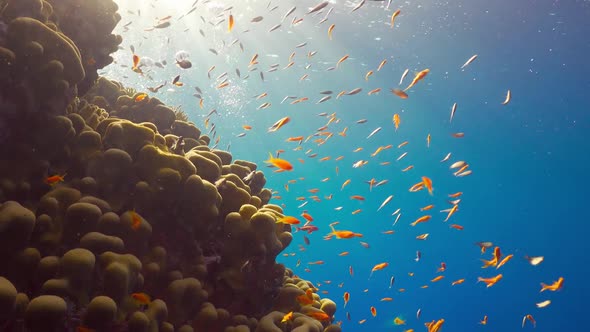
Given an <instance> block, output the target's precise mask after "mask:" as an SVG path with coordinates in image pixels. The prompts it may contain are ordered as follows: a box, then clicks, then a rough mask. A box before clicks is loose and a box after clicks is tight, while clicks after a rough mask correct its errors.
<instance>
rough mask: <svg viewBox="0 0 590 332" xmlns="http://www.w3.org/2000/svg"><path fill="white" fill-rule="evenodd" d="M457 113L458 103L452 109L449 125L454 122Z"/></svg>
mask: <svg viewBox="0 0 590 332" xmlns="http://www.w3.org/2000/svg"><path fill="white" fill-rule="evenodd" d="M456 111H457V103H454V104H453V107H451V118H450V119H449V123H451V122H453V117H455V112H456Z"/></svg>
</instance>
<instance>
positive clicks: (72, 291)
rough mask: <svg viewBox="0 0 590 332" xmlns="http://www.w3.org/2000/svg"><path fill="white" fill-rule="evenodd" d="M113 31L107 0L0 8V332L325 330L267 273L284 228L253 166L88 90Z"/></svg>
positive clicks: (323, 315) (316, 310)
mask: <svg viewBox="0 0 590 332" xmlns="http://www.w3.org/2000/svg"><path fill="white" fill-rule="evenodd" d="M119 20H120V16H119V15H118V14H117V6H116V5H115V4H114V3H113V2H112V1H111V0H103V1H99V0H87V1H77V0H0V133H1V134H0V153H2V155H5V156H11V158H10V160H7V161H3V162H2V163H1V164H0V255H1V256H2V260H0V330H2V331H67V330H74V329H75V328H77V327H85V328H87V329H89V330H90V331H174V330H176V331H187V332H188V331H208V332H216V331H226V332H246V331H260V332H265V331H323V330H325V331H339V330H340V329H339V327H338V326H337V325H335V324H332V320H333V315H334V313H335V311H336V306H335V304H334V302H332V301H330V300H328V299H320V297H319V296H318V294H317V293H315V291H316V289H315V288H314V287H313V285H312V284H311V283H309V282H307V281H304V280H301V279H299V278H298V277H296V276H294V275H293V273H292V272H291V271H290V270H288V269H286V268H285V267H284V266H283V265H281V264H277V263H276V257H277V255H278V254H279V253H280V252H281V251H283V250H284V249H285V248H286V247H287V246H288V245H289V244H290V242H291V240H292V237H291V233H290V231H291V228H290V226H289V225H283V224H281V223H276V221H277V220H278V219H279V218H282V217H283V211H282V209H281V208H280V207H278V206H275V205H272V204H269V200H270V197H271V191H270V190H268V189H265V188H264V186H265V184H266V180H265V178H264V174H263V173H262V172H261V171H259V170H257V166H256V164H254V163H251V162H248V161H243V160H233V158H232V155H231V154H230V153H229V152H227V151H222V150H218V149H215V148H214V147H210V146H209V144H210V138H209V137H207V136H206V135H202V133H201V131H200V130H199V129H198V128H197V127H196V126H195V125H194V124H193V123H191V122H189V121H188V119H187V118H186V115H185V114H184V113H182V111H180V109H179V108H176V109H173V108H170V107H168V106H166V105H164V104H163V103H162V102H161V101H160V100H158V99H157V98H150V97H147V98H143V99H138V98H136V97H137V96H138V95H139V92H135V91H133V90H130V89H126V88H125V87H123V85H122V84H120V83H118V82H114V81H110V80H108V79H106V78H103V77H101V78H98V75H97V73H96V70H97V69H100V68H103V67H104V66H106V65H108V64H109V63H111V62H112V58H111V56H110V54H111V53H112V52H114V51H115V50H116V49H117V46H118V45H119V44H120V43H121V37H120V36H115V35H113V34H111V32H112V30H113V28H114V27H115V26H116V24H117V23H118V21H119ZM306 292H307V293H306ZM306 294H309V295H306ZM301 296H304V297H305V296H311V298H310V303H300V301H299V300H298V299H299V298H300V297H301ZM287 313H292V314H293V317H292V319H290V320H286V321H285V322H282V320H283V317H285V315H286V314H287Z"/></svg>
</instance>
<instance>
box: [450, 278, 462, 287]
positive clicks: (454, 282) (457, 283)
mask: <svg viewBox="0 0 590 332" xmlns="http://www.w3.org/2000/svg"><path fill="white" fill-rule="evenodd" d="M464 282H465V279H459V280H455V281H453V282H452V283H451V286H455V285H460V284H462V283H464Z"/></svg>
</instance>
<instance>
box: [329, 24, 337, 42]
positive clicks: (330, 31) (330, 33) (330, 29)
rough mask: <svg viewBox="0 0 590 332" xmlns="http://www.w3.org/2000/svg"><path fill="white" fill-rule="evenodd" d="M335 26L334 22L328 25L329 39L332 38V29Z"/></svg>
mask: <svg viewBox="0 0 590 332" xmlns="http://www.w3.org/2000/svg"><path fill="white" fill-rule="evenodd" d="M335 27H336V24H332V25H330V27H329V28H328V38H330V40H332V31H334V28H335Z"/></svg>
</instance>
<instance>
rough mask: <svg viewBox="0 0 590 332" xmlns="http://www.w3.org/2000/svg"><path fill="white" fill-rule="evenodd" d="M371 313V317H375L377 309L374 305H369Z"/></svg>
mask: <svg viewBox="0 0 590 332" xmlns="http://www.w3.org/2000/svg"><path fill="white" fill-rule="evenodd" d="M371 315H373V317H377V309H375V307H371Z"/></svg>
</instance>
